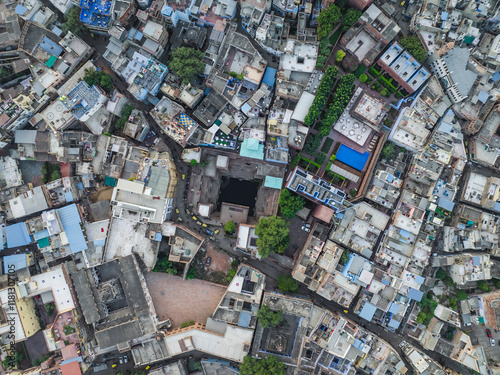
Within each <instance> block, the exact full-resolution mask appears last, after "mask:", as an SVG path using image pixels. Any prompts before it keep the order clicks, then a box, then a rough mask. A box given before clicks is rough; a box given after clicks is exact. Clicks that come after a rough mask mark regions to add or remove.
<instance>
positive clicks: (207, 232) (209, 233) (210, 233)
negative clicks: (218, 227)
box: [205, 229, 214, 236]
mask: <svg viewBox="0 0 500 375" xmlns="http://www.w3.org/2000/svg"><path fill="white" fill-rule="evenodd" d="M205 233H206V234H208V235H209V236H213V234H214V232H212V231H211V230H210V229H207V230H206V231H205Z"/></svg>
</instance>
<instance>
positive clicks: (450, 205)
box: [438, 197, 455, 212]
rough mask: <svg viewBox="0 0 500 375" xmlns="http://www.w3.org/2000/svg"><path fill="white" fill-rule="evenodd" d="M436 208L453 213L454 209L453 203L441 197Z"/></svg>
mask: <svg viewBox="0 0 500 375" xmlns="http://www.w3.org/2000/svg"><path fill="white" fill-rule="evenodd" d="M438 206H439V207H441V208H443V209H445V210H446V211H450V212H452V211H453V207H455V203H453V202H452V201H450V200H449V199H448V198H445V197H441V198H439V202H438Z"/></svg>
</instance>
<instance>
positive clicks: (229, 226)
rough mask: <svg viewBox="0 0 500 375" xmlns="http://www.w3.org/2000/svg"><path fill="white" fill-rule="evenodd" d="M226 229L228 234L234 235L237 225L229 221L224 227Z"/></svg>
mask: <svg viewBox="0 0 500 375" xmlns="http://www.w3.org/2000/svg"><path fill="white" fill-rule="evenodd" d="M224 229H225V230H226V232H227V233H234V231H235V230H236V224H235V223H234V222H232V221H231V220H229V221H228V222H227V223H226V224H225V225H224Z"/></svg>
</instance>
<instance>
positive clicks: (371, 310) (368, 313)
mask: <svg viewBox="0 0 500 375" xmlns="http://www.w3.org/2000/svg"><path fill="white" fill-rule="evenodd" d="M376 311H377V306H375V305H372V304H371V303H370V302H366V303H365V305H364V306H363V309H362V310H361V312H360V313H359V316H360V317H362V318H363V319H365V320H367V321H369V322H371V320H372V318H373V315H375V312H376Z"/></svg>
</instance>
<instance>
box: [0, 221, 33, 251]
mask: <svg viewBox="0 0 500 375" xmlns="http://www.w3.org/2000/svg"><path fill="white" fill-rule="evenodd" d="M5 235H6V237H7V247H8V248H12V247H18V246H26V245H28V244H30V243H31V237H30V235H29V234H28V230H27V229H26V224H24V223H17V224H12V225H9V226H7V227H5Z"/></svg>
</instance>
